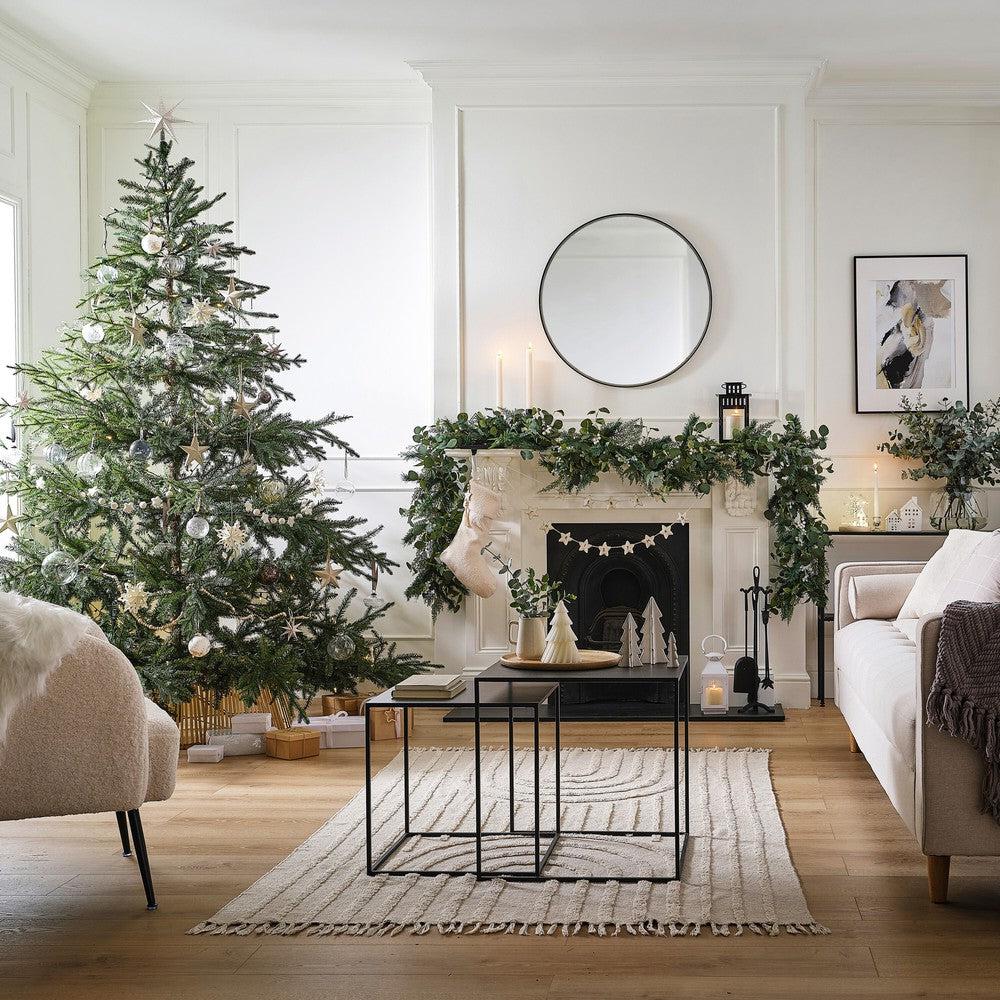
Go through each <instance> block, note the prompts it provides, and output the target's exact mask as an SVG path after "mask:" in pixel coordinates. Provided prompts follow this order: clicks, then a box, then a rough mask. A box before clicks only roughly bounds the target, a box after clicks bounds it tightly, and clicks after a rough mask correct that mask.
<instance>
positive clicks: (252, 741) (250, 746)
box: [208, 733, 264, 757]
mask: <svg viewBox="0 0 1000 1000" xmlns="http://www.w3.org/2000/svg"><path fill="white" fill-rule="evenodd" d="M208 743H209V746H213V747H224V748H225V751H226V756H227V757H246V756H247V755H249V754H255V753H263V752H264V734H263V733H212V734H211V735H210V736H209V737H208Z"/></svg>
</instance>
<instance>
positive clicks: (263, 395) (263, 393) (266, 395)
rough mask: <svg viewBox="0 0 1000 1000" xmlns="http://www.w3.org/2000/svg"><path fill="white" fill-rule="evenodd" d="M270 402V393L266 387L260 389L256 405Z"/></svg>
mask: <svg viewBox="0 0 1000 1000" xmlns="http://www.w3.org/2000/svg"><path fill="white" fill-rule="evenodd" d="M270 402H271V393H270V392H269V391H268V390H267V389H261V390H260V392H258V393H257V399H256V403H257V404H258V405H264V404H266V403H270Z"/></svg>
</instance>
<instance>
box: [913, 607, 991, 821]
mask: <svg viewBox="0 0 1000 1000" xmlns="http://www.w3.org/2000/svg"><path fill="white" fill-rule="evenodd" d="M927 721H928V722H932V723H933V724H934V725H936V726H937V727H938V728H939V729H940V730H941V731H942V732H945V733H947V734H948V735H949V736H955V737H957V738H958V739H960V740H965V742H966V743H971V744H972V746H974V747H975V748H976V749H977V750H978V751H979V752H980V753H981V754H982V755H983V759H984V762H985V764H986V778H985V780H984V781H983V812H988V813H989V814H990V815H991V816H992V817H993V818H994V819H995V820H996V821H997V822H998V823H1000V604H977V603H975V602H973V601H955V602H954V603H953V604H949V605H948V606H947V607H946V608H945V609H944V616H943V618H942V620H941V641H940V642H939V643H938V655H937V665H936V667H935V672H934V683H933V684H932V685H931V690H930V694H928V695H927Z"/></svg>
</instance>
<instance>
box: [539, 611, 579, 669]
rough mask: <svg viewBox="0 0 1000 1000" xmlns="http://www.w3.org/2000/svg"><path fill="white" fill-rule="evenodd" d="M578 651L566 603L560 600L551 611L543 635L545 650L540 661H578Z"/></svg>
mask: <svg viewBox="0 0 1000 1000" xmlns="http://www.w3.org/2000/svg"><path fill="white" fill-rule="evenodd" d="M579 662H580V651H579V650H578V649H577V648H576V633H575V632H574V631H573V622H572V620H571V619H570V617H569V612H568V611H567V610H566V605H565V604H564V603H563V602H562V601H560V602H559V603H558V604H557V605H556V609H555V611H554V612H553V613H552V625H551V627H550V628H549V634H548V635H547V636H546V637H545V652H543V653H542V663H579Z"/></svg>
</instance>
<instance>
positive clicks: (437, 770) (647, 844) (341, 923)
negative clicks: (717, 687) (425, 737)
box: [191, 747, 828, 995]
mask: <svg viewBox="0 0 1000 1000" xmlns="http://www.w3.org/2000/svg"><path fill="white" fill-rule="evenodd" d="M768 754H769V751H767V750H692V751H691V767H690V774H691V843H690V846H689V850H688V852H687V856H686V858H685V860H684V869H683V871H682V873H681V880H680V881H679V882H670V883H667V884H656V885H654V884H652V883H650V882H648V881H641V882H638V883H636V882H622V881H611V882H595V881H591V880H590V879H588V877H587V876H588V874H590V875H594V874H599V875H600V874H603V875H608V874H609V873H610V874H612V875H613V874H620V875H621V876H623V877H628V876H634V877H639V878H644V877H646V876H649V875H656V874H670V873H671V868H672V865H673V843H672V841H671V840H670V839H669V838H667V837H663V838H662V839H659V840H654V839H650V838H638V837H636V838H632V837H608V836H601V831H602V830H619V831H626V830H642V829H664V826H669V824H671V822H672V814H673V787H674V767H673V751H671V750H664V749H661V748H659V747H647V748H642V749H634V750H625V749H618V748H604V749H564V750H563V751H562V756H561V761H562V767H561V774H562V796H561V798H562V820H563V827H564V829H576V830H587V831H590V830H593V831H594V832H593V833H592V834H591V833H589V832H588V833H586V834H564V835H563V837H562V838H561V839H560V841H559V844H558V845H557V846H556V848H555V850H554V851H553V852H552V856H551V858H550V861H549V868H548V869H547V870H548V871H549V872H551V873H552V874H558V875H566V876H570V877H571V878H574V877H575V880H574V881H569V882H554V881H544V882H515V881H506V880H504V879H500V878H495V879H485V880H483V881H481V882H477V881H476V877H475V875H469V874H465V875H436V876H422V875H413V874H410V875H403V876H398V875H396V876H394V875H388V874H381V875H376V876H374V877H370V876H368V875H366V874H365V822H364V816H365V811H364V810H365V805H364V792H363V791H361V792H359V793H358V794H357V795H356V796H355V797H354V799H353V800H352V801H351V802H350V804H349V805H347V806H346V807H345V808H344V809H342V810H341V811H340V812H339V813H338V814H337V815H336V816H334V817H333V818H332V819H331V820H330V821H329V822H328V823H327V824H326V825H325V826H324V827H322V828H321V829H320V830H318V831H317V832H316V833H315V834H313V836H312V837H310V838H309V839H308V840H307V841H306V842H305V843H304V844H303V845H302V846H301V847H299V848H298V849H297V850H296V851H295V852H294V853H292V854H291V855H290V856H289V857H287V858H286V859H285V860H284V861H282V862H281V864H279V865H278V867H277V868H275V869H274V870H273V871H272V872H270V873H269V874H267V875H265V876H264V877H263V878H261V879H260V880H259V881H258V882H257V883H256V884H255V885H253V886H251V887H250V888H249V889H247V890H246V892H244V893H243V894H242V895H241V896H239V897H238V898H237V899H234V900H233V901H232V902H231V903H228V904H227V905H226V906H224V907H223V908H222V909H221V910H220V911H219V912H218V913H216V914H215V916H213V917H212V918H211V919H210V920H206V921H205V922H204V923H201V924H199V925H198V926H197V927H195V928H193V929H192V931H191V933H193V934H239V935H246V934H282V935H289V934H307V935H309V934H314V935H315V934H318V935H327V934H330V935H337V934H352V935H372V936H374V935H383V934H396V933H399V932H403V931H409V932H410V933H414V934H424V933H427V932H428V931H432V930H435V929H436V930H437V931H438V932H440V933H443V934H503V933H507V934H560V935H571V934H587V933H590V934H595V935H599V936H601V937H604V936H611V935H615V934H643V935H654V936H667V935H670V936H676V935H697V934H700V933H702V931H703V930H704V931H707V932H708V933H711V934H726V935H728V934H733V935H738V934H743V933H744V932H749V933H751V934H763V935H776V934H780V933H781V932H782V930H784V931H786V932H787V933H789V934H810V933H812V934H824V933H828V932H827V931H826V929H825V928H824V927H823V926H822V925H820V924H818V923H817V922H816V921H815V920H814V919H813V917H812V915H811V914H810V912H809V908H808V906H807V905H806V901H805V898H804V896H803V895H802V887H801V886H800V884H799V880H798V877H797V876H796V874H795V869H794V868H793V867H792V859H791V857H790V856H789V854H788V846H787V844H786V842H785V829H784V827H783V826H782V823H781V816H780V815H779V813H778V805H777V802H776V801H775V797H774V789H773V787H772V785H771V777H770V774H769V772H768ZM532 757H533V755H532V753H531V751H529V750H517V751H516V757H515V765H516V766H515V771H514V800H515V807H516V811H515V829H516V830H522V829H526V828H527V827H528V826H529V825H530V824H531V823H532V822H533V821H534V817H533V810H534V794H533V789H534V766H533V759H532ZM474 761H475V758H474V755H473V753H472V751H471V750H464V749H443V748H442V749H436V748H430V749H417V750H411V751H410V808H411V816H412V824H413V825H412V828H413V829H415V830H428V829H431V830H438V831H459V830H463V831H467V830H470V829H471V827H472V825H473V824H474V822H475V797H474V792H473V787H474V784H475V783H474V780H473V775H474V768H475V762H474ZM507 762H508V758H507V752H506V750H487V751H485V752H484V753H483V761H482V768H483V790H484V791H483V795H484V809H485V811H484V814H483V821H484V828H485V829H487V830H500V831H504V830H509V820H508V819H507V816H508V802H509V799H508V790H509V784H508V782H509V778H508V770H507ZM554 765H555V759H554V753H553V751H552V750H551V749H547V750H543V751H542V754H541V776H542V781H541V791H542V825H543V827H545V829H552V827H551V825H546V824H552V822H553V818H554V816H553V810H554V770H553V769H554ZM681 773H682V774H683V770H682V772H681ZM402 780H403V768H402V757H401V756H397V757H396V758H395V759H394V760H392V761H391V762H390V763H389V764H388V765H387V766H386V767H384V768H383V769H382V770H381V771H380V772H379V773H378V774H377V775H376V776H375V778H374V780H373V782H372V806H373V820H374V829H375V833H376V838H375V839H376V843H375V848H376V850H377V851H382V850H385V848H386V847H387V846H388V845H389V844H391V843H392V841H393V840H394V839H395V838H396V837H397V836H398V835H399V833H400V830H401V826H402V801H403V799H402V795H403V790H402ZM682 780H683V779H682ZM474 845H475V841H474V840H472V839H470V838H457V837H419V838H417V839H416V840H414V841H411V842H409V843H408V845H407V846H405V847H404V848H402V849H401V850H400V851H398V852H397V854H396V855H394V856H393V857H394V863H395V864H396V865H397V866H405V867H409V868H418V869H440V868H445V869H450V870H459V871H462V870H465V871H468V870H469V868H474V867H475V846H474ZM533 849H534V846H533V840H532V839H531V838H530V837H525V836H509V835H505V834H502V833H501V834H500V835H498V836H491V837H489V838H488V840H487V841H486V842H485V843H484V851H483V861H484V867H485V868H486V870H487V871H488V870H490V869H491V868H492V869H494V870H496V869H497V868H498V867H499V866H500V865H506V866H507V867H510V866H523V865H524V864H525V863H526V862H527V860H528V859H529V857H530V856H531V852H532V851H533ZM682 992H683V991H682ZM679 995H680V994H679Z"/></svg>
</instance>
